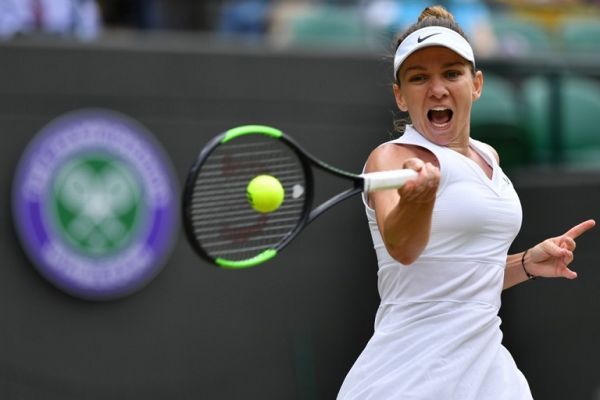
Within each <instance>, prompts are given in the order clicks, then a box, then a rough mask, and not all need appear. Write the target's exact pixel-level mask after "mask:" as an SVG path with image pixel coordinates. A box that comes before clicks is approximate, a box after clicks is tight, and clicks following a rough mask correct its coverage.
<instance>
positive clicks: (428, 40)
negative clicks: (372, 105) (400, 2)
mask: <svg viewBox="0 0 600 400" xmlns="http://www.w3.org/2000/svg"><path fill="white" fill-rule="evenodd" d="M431 46H442V47H447V48H449V49H450V50H452V51H454V52H455V53H457V54H458V55H459V56H461V57H462V58H464V59H465V60H467V61H469V62H471V63H472V64H473V67H474V66H475V56H474V55H473V49H472V48H471V45H470V44H469V42H467V40H466V39H465V38H464V37H462V36H461V35H460V34H459V33H458V32H455V31H453V30H452V29H448V28H444V27H442V26H428V27H425V28H421V29H419V30H416V31H414V32H413V33H411V34H410V35H408V36H407V37H406V38H405V39H404V40H403V41H402V43H400V46H398V49H397V50H396V55H395V56H394V79H396V77H397V75H398V70H399V69H400V66H401V65H402V63H403V62H404V61H405V60H406V59H407V58H408V56H410V55H411V54H412V53H414V52H415V51H417V50H419V49H422V48H424V47H431Z"/></svg>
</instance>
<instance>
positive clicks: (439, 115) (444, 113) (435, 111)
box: [427, 107, 454, 128]
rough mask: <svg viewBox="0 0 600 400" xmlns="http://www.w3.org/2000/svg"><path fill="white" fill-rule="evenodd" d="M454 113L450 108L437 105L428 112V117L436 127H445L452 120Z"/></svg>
mask: <svg viewBox="0 0 600 400" xmlns="http://www.w3.org/2000/svg"><path fill="white" fill-rule="evenodd" d="M453 114H454V112H453V111H452V110H450V109H449V108H445V107H435V108H432V109H431V110H429V111H428V112H427V118H428V119H429V121H430V122H431V123H432V124H433V125H434V126H435V127H438V128H444V127H445V126H446V125H447V124H448V123H449V122H450V121H451V120H452V115H453Z"/></svg>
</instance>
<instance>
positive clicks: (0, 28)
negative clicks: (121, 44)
mask: <svg viewBox="0 0 600 400" xmlns="http://www.w3.org/2000/svg"><path fill="white" fill-rule="evenodd" d="M101 26H102V23H101V16H100V10H99V7H98V4H97V3H96V1H95V0H0V39H10V38H12V37H14V36H16V35H27V34H35V33H43V34H49V35H64V36H75V37H77V38H79V39H83V40H89V39H93V38H95V37H97V36H98V34H99V33H100V30H101Z"/></svg>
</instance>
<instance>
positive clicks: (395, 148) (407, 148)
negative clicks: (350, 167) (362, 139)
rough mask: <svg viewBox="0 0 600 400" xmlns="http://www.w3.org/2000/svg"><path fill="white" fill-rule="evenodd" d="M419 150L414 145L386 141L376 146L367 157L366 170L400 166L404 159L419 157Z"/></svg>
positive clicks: (397, 167)
mask: <svg viewBox="0 0 600 400" xmlns="http://www.w3.org/2000/svg"><path fill="white" fill-rule="evenodd" d="M419 153H420V151H419V149H418V148H417V147H416V146H413V145H407V144H403V143H397V142H393V141H392V142H387V143H383V144H381V145H379V146H377V147H376V148H375V149H373V151H372V152H371V154H370V155H369V158H368V159H367V163H366V165H365V171H366V172H375V171H385V170H390V169H399V168H402V165H403V164H404V161H406V160H407V159H409V158H413V157H419V156H420V154H419Z"/></svg>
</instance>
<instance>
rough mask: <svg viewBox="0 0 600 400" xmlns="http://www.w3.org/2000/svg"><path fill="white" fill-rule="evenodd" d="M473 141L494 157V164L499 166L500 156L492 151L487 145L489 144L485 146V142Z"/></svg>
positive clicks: (494, 150)
mask: <svg viewBox="0 0 600 400" xmlns="http://www.w3.org/2000/svg"><path fill="white" fill-rule="evenodd" d="M473 140H474V141H475V142H477V143H479V144H480V145H481V146H482V147H483V148H484V149H486V150H487V151H488V152H489V153H490V154H491V155H492V156H493V157H494V159H495V160H496V162H497V163H498V164H500V155H499V154H498V152H497V151H496V149H494V148H493V147H492V146H491V145H489V144H487V143H485V142H482V141H480V140H476V139H473Z"/></svg>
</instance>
